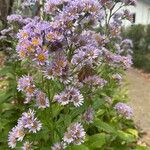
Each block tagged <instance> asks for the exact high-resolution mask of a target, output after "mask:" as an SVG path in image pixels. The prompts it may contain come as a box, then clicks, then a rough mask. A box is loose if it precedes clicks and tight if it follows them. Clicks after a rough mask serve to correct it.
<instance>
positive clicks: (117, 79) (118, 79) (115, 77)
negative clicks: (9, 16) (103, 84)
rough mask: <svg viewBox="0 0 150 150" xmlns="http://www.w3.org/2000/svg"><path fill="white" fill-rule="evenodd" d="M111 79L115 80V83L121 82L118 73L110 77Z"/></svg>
mask: <svg viewBox="0 0 150 150" xmlns="http://www.w3.org/2000/svg"><path fill="white" fill-rule="evenodd" d="M112 78H113V79H114V80H116V81H117V82H121V80H122V76H121V74H119V73H116V74H113V75H112Z"/></svg>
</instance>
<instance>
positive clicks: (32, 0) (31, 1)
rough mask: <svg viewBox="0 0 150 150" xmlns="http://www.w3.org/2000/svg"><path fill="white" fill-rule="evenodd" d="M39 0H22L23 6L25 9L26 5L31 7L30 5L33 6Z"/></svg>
mask: <svg viewBox="0 0 150 150" xmlns="http://www.w3.org/2000/svg"><path fill="white" fill-rule="evenodd" d="M38 1H39V0H24V1H23V2H22V5H21V6H22V8H23V9H24V8H25V7H29V6H33V5H35V3H36V2H38Z"/></svg>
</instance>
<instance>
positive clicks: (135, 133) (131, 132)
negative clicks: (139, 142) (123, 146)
mask: <svg viewBox="0 0 150 150" xmlns="http://www.w3.org/2000/svg"><path fill="white" fill-rule="evenodd" d="M126 131H127V132H128V133H130V134H132V135H134V137H135V138H138V131H137V130H135V129H127V130H126Z"/></svg>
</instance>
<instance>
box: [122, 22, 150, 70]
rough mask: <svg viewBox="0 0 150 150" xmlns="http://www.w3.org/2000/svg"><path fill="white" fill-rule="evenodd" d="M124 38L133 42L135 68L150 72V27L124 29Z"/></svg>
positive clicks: (140, 26)
mask: <svg viewBox="0 0 150 150" xmlns="http://www.w3.org/2000/svg"><path fill="white" fill-rule="evenodd" d="M123 36H124V37H126V38H129V39H131V40H132V42H133V66H134V67H136V68H139V69H143V70H144V71H145V72H150V25H147V26H144V25H141V24H139V25H132V26H130V27H128V28H126V29H123Z"/></svg>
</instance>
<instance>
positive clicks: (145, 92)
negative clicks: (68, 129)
mask: <svg viewBox="0 0 150 150" xmlns="http://www.w3.org/2000/svg"><path fill="white" fill-rule="evenodd" d="M33 2H34V0H33ZM21 3H22V1H21V0H0V30H3V29H5V28H7V26H8V23H7V16H8V15H10V14H12V13H17V14H21V15H23V16H30V17H32V16H36V15H38V13H39V12H40V11H39V10H40V4H39V3H36V5H34V6H32V5H31V3H30V5H31V7H30V9H29V8H26V6H27V5H28V3H27V1H25V2H24V4H23V5H21ZM41 3H42V1H41ZM22 9H24V10H25V11H23V12H24V13H22V11H21V10H22ZM128 9H129V10H130V11H131V12H132V13H133V16H132V23H129V22H124V23H123V27H122V35H123V36H124V37H126V38H129V39H131V40H132V42H133V67H132V68H131V69H129V70H128V71H126V76H125V81H126V82H125V84H127V86H128V94H129V98H130V102H129V103H130V105H131V106H132V107H133V109H134V113H135V117H134V121H135V123H136V125H137V126H138V128H140V129H141V133H142V134H143V135H144V136H143V139H142V140H141V143H143V144H144V143H147V144H149V145H150V0H138V1H137V5H136V7H134V6H130V7H128ZM40 13H42V12H40ZM2 36H3V35H2V33H1V32H0V67H2V66H3V65H4V62H5V61H6V60H8V59H10V57H8V56H10V55H11V53H10V52H9V48H10V47H11V44H10V43H9V41H7V40H6V41H3V40H2ZM3 74H5V72H4V73H3ZM8 84H9V83H8V82H6V79H5V78H3V77H0V89H1V90H3V89H5V88H6V86H8ZM0 119H1V118H0ZM0 130H1V125H0Z"/></svg>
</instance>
